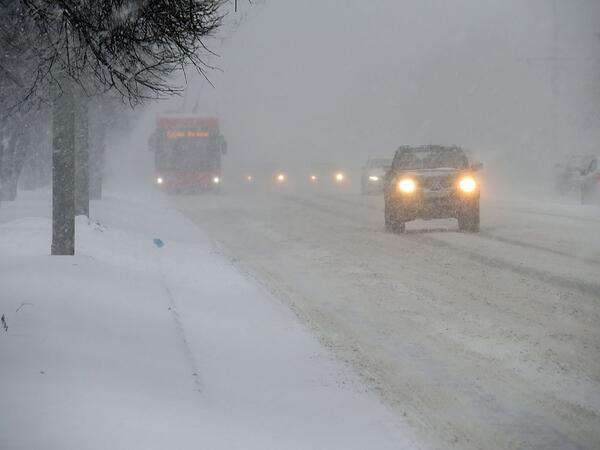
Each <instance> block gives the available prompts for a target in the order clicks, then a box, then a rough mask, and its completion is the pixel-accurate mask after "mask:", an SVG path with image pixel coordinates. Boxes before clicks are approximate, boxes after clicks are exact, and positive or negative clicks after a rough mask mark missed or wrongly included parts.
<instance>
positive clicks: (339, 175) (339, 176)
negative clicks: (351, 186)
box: [335, 172, 346, 183]
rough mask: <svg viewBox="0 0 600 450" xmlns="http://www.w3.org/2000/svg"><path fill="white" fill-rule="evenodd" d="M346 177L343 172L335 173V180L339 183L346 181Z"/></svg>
mask: <svg viewBox="0 0 600 450" xmlns="http://www.w3.org/2000/svg"><path fill="white" fill-rule="evenodd" d="M344 178H346V177H345V176H344V174H343V173H341V172H339V173H336V174H335V181H337V182H338V183H339V182H342V181H344Z"/></svg>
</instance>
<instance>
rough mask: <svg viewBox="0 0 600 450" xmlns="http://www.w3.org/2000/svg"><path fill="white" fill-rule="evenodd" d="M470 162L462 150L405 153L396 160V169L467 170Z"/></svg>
mask: <svg viewBox="0 0 600 450" xmlns="http://www.w3.org/2000/svg"><path fill="white" fill-rule="evenodd" d="M467 165H468V161H467V158H466V156H465V155H464V153H462V152H461V151H460V150H415V151H410V150H409V151H405V152H402V153H401V154H400V155H398V156H397V157H396V159H395V160H394V169H408V170H420V169H442V168H448V169H465V168H466V167H467Z"/></svg>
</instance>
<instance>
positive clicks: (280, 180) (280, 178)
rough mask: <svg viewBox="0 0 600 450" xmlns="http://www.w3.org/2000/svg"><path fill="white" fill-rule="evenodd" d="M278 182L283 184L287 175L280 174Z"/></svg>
mask: <svg viewBox="0 0 600 450" xmlns="http://www.w3.org/2000/svg"><path fill="white" fill-rule="evenodd" d="M277 181H278V182H279V183H283V182H284V181H285V175H284V174H282V173H280V174H279V175H277Z"/></svg>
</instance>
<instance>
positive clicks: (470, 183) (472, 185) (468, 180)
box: [458, 177, 477, 193]
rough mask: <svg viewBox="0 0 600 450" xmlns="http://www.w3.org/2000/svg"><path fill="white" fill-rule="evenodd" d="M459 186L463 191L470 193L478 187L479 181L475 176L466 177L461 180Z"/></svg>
mask: <svg viewBox="0 0 600 450" xmlns="http://www.w3.org/2000/svg"><path fill="white" fill-rule="evenodd" d="M458 186H459V187H460V189H461V190H462V191H463V192H467V193H470V192H473V191H474V190H475V189H476V188H477V182H476V181H475V180H474V179H473V177H464V178H462V179H461V180H460V181H459V183H458Z"/></svg>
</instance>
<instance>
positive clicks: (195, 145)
mask: <svg viewBox="0 0 600 450" xmlns="http://www.w3.org/2000/svg"><path fill="white" fill-rule="evenodd" d="M211 142H212V141H210V140H208V139H203V140H199V139H177V140H173V141H172V142H170V143H169V144H168V145H164V146H162V147H161V148H160V149H159V150H158V151H157V152H156V167H157V169H175V170H183V169H188V170H198V169H202V170H204V169H217V168H219V167H218V166H219V152H218V150H217V149H216V146H215V145H211Z"/></svg>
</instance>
